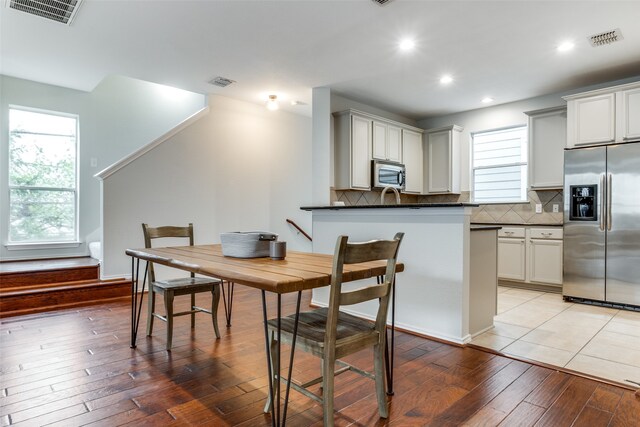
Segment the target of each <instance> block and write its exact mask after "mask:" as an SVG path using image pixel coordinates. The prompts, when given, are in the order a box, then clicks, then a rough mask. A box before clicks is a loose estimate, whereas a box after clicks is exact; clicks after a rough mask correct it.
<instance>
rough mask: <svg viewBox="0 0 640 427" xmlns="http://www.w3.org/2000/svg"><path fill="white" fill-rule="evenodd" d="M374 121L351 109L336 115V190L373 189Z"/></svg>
mask: <svg viewBox="0 0 640 427" xmlns="http://www.w3.org/2000/svg"><path fill="white" fill-rule="evenodd" d="M372 123H373V120H372V119H370V118H368V117H365V116H362V115H358V114H354V113H352V112H351V111H346V112H342V113H337V114H335V123H334V127H335V134H336V139H335V153H334V154H335V162H334V170H335V189H336V190H348V189H351V190H370V189H371V143H372Z"/></svg>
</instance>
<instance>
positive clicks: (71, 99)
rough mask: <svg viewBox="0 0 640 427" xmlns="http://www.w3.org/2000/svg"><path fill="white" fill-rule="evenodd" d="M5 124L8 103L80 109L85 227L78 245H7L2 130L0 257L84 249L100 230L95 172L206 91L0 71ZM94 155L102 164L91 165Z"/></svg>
mask: <svg viewBox="0 0 640 427" xmlns="http://www.w3.org/2000/svg"><path fill="white" fill-rule="evenodd" d="M0 93H1V95H2V96H1V101H0V112H1V119H0V127H1V128H2V129H7V126H8V108H9V105H17V106H24V107H32V108H40V109H45V110H52V111H59V112H65V113H72V114H78V115H79V117H80V137H79V155H80V158H79V167H80V179H79V190H80V204H79V209H80V232H79V237H80V240H81V241H83V243H82V244H81V245H80V246H79V247H77V248H69V249H46V250H45V249H39V250H19V251H18V250H13V251H8V250H7V249H6V247H5V246H4V244H5V243H6V239H7V237H6V236H7V233H8V190H7V185H8V183H7V182H8V177H7V168H6V164H7V163H6V162H7V160H6V156H7V152H8V151H7V150H8V133H7V132H2V134H1V135H0V165H2V167H0V171H1V172H0V245H1V246H0V258H1V259H24V258H43V257H59V256H74V255H85V254H87V253H88V251H87V248H86V245H85V243H86V241H85V240H86V239H87V236H89V238H91V239H93V238H96V237H97V236H99V234H100V233H99V229H100V225H101V224H100V182H99V181H98V180H97V179H95V178H94V177H93V175H94V174H95V173H97V172H98V171H100V170H101V169H103V168H106V167H107V166H109V165H111V164H112V163H114V162H116V161H117V160H119V159H120V158H122V157H124V156H126V155H127V154H129V153H131V152H132V151H135V150H136V149H138V148H140V147H141V146H144V145H146V144H147V143H149V142H150V141H152V140H154V139H155V138H157V137H158V136H160V135H162V134H164V133H165V132H166V131H168V130H169V129H171V128H173V127H174V126H176V125H177V124H178V123H180V122H182V121H183V120H184V119H185V118H187V117H189V116H191V115H192V114H194V113H195V112H196V111H198V110H200V109H202V108H203V107H205V106H206V97H205V96H204V95H201V94H196V93H192V92H187V91H183V90H179V89H173V88H169V87H166V86H162V85H158V84H154V83H149V82H143V81H141V80H136V79H131V78H128V77H122V76H108V77H106V78H105V79H104V80H103V81H102V82H101V83H100V84H99V85H98V86H96V88H95V89H94V90H93V91H92V92H81V91H77V90H72V89H67V88H62V87H58V86H51V85H46V84H41V83H36V82H32V81H28V80H22V79H16V78H13V77H7V76H0ZM92 158H95V159H96V160H97V166H95V167H92V166H91V165H90V161H91V159H92Z"/></svg>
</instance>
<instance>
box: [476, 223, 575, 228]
mask: <svg viewBox="0 0 640 427" xmlns="http://www.w3.org/2000/svg"><path fill="white" fill-rule="evenodd" d="M471 225H497V226H499V227H562V226H563V224H555V223H554V224H532V223H527V222H511V223H495V222H472V223H471Z"/></svg>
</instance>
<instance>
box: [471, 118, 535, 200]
mask: <svg viewBox="0 0 640 427" xmlns="http://www.w3.org/2000/svg"><path fill="white" fill-rule="evenodd" d="M514 129H522V131H523V139H524V145H525V146H524V147H522V146H521V147H520V148H521V150H522V152H523V153H524V154H525V156H526V159H527V161H526V162H522V161H521V162H514V163H503V164H499V165H493V166H480V167H476V166H475V155H474V138H475V136H476V135H478V134H485V133H491V132H501V131H509V130H514ZM470 137H471V142H470V144H469V147H470V153H469V158H470V163H471V201H472V202H473V203H479V204H482V205H516V204H525V203H529V197H528V190H529V161H530V159H529V132H528V126H527V124H526V123H524V124H516V125H511V126H505V127H500V128H493V129H483V130H480V131H476V132H471V133H470ZM505 166H525V167H526V170H525V171H524V173H523V180H522V182H523V186H522V188H521V191H524V199H518V200H516V199H513V200H481V201H477V200H476V199H475V192H476V184H475V178H476V173H475V172H476V170H480V169H494V168H498V167H505Z"/></svg>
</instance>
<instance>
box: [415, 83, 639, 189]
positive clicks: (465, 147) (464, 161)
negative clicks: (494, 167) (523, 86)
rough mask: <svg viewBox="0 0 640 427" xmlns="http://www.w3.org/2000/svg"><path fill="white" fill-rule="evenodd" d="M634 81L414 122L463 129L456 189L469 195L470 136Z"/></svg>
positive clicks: (424, 127) (597, 86)
mask: <svg viewBox="0 0 640 427" xmlns="http://www.w3.org/2000/svg"><path fill="white" fill-rule="evenodd" d="M637 80H638V77H634V78H630V79H624V80H618V81H614V82H606V83H601V84H598V85H593V86H588V87H583V88H579V89H575V90H572V91H567V92H562V93H556V94H551V95H544V96H539V97H536V98H529V99H525V100H522V101H517V102H511V103H508V104H502V105H496V106H493V107H485V108H481V109H477V110H471V111H465V112H462V113H455V114H449V115H446V116H439V117H433V118H426V119H422V120H419V121H418V127H421V128H423V129H431V128H438V127H441V126H449V125H454V124H455V125H460V126H462V127H463V128H464V130H463V132H462V135H461V144H460V153H461V159H460V162H461V165H460V166H461V177H460V179H461V182H460V187H461V188H460V189H461V190H462V191H469V187H470V184H471V179H470V172H471V171H470V168H471V162H470V156H471V146H470V142H471V134H472V133H474V132H479V131H484V130H491V129H498V128H504V127H509V126H516V125H526V124H527V115H526V114H524V112H525V111H533V110H539V109H542V108H550V107H556V106H562V105H566V102H565V101H564V100H563V99H562V97H563V96H564V95H568V94H573V93H579V92H585V91H588V90H593V89H597V88H601V87H608V86H615V85H617V84H623V83H629V82H632V81H637Z"/></svg>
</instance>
